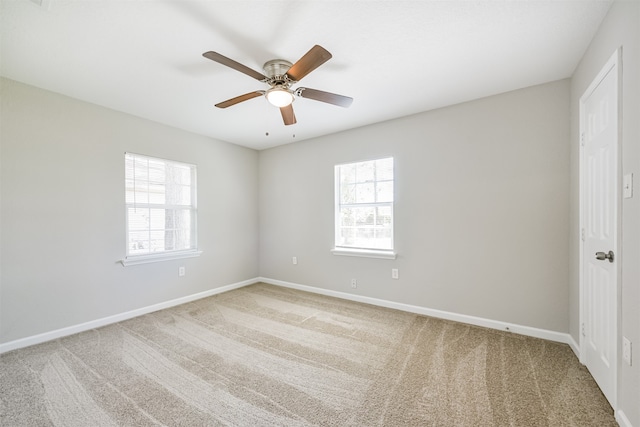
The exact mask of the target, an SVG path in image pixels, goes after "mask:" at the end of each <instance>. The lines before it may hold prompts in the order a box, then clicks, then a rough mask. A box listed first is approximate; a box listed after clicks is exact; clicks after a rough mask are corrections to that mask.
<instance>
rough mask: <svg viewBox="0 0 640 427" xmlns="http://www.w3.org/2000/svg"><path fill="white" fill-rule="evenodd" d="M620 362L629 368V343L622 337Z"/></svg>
mask: <svg viewBox="0 0 640 427" xmlns="http://www.w3.org/2000/svg"><path fill="white" fill-rule="evenodd" d="M622 360H624V361H625V362H627V365H629V366H631V341H629V339H628V338H626V337H622Z"/></svg>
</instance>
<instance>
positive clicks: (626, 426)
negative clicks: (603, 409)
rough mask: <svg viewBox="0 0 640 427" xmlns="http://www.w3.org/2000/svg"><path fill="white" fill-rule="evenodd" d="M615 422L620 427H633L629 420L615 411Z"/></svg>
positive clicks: (621, 413)
mask: <svg viewBox="0 0 640 427" xmlns="http://www.w3.org/2000/svg"><path fill="white" fill-rule="evenodd" d="M616 421H617V422H618V424H620V427H633V426H632V425H631V421H629V418H627V416H626V415H625V414H624V412H622V411H616Z"/></svg>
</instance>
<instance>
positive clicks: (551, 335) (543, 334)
mask: <svg viewBox="0 0 640 427" xmlns="http://www.w3.org/2000/svg"><path fill="white" fill-rule="evenodd" d="M259 281H260V282H264V283H268V284H270V285H276V286H282V287H284V288H291V289H298V290H301V291H306V292H312V293H315V294H320V295H326V296H330V297H336V298H341V299H345V300H349V301H356V302H362V303H365V304H371V305H376V306H379V307H386V308H393V309H396V310H401V311H406V312H409V313H416V314H422V315H425V316H430V317H436V318H439V319H446V320H452V321H455V322H461V323H467V324H470V325H476V326H482V327H485V328H490V329H497V330H501V331H509V332H513V333H516V334H520V335H526V336H529V337H535V338H542V339H545V340H549V341H555V342H559V343H563V344H568V345H569V346H571V341H573V339H572V338H571V336H570V335H569V334H567V333H563V332H555V331H549V330H546V329H538V328H533V327H530V326H522V325H517V324H514V323H507V322H500V321H498V320H491V319H484V318H482V317H475V316H468V315H466V314H459V313H451V312H448V311H442V310H435V309H432V308H426V307H420V306H416V305H409V304H403V303H400V302H394V301H387V300H382V299H378V298H371V297H366V296H362V295H354V294H349V293H346V292H338V291H332V290H328V289H322V288H316V287H313V286H307V285H300V284H297V283H291V282H285V281H282V280H275V279H269V278H267V277H260V278H259ZM574 343H575V342H574Z"/></svg>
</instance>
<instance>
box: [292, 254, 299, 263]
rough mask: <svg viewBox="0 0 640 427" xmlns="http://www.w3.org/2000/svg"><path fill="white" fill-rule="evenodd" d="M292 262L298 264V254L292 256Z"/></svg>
mask: <svg viewBox="0 0 640 427" xmlns="http://www.w3.org/2000/svg"><path fill="white" fill-rule="evenodd" d="M291 263H293V265H297V264H298V257H297V256H294V257H291Z"/></svg>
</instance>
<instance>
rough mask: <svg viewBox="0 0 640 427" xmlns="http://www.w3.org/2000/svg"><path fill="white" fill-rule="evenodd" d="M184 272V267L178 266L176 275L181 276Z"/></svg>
mask: <svg viewBox="0 0 640 427" xmlns="http://www.w3.org/2000/svg"><path fill="white" fill-rule="evenodd" d="M185 273H186V270H185V268H184V267H180V268H178V276H180V277H182V276H184V275H185Z"/></svg>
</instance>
